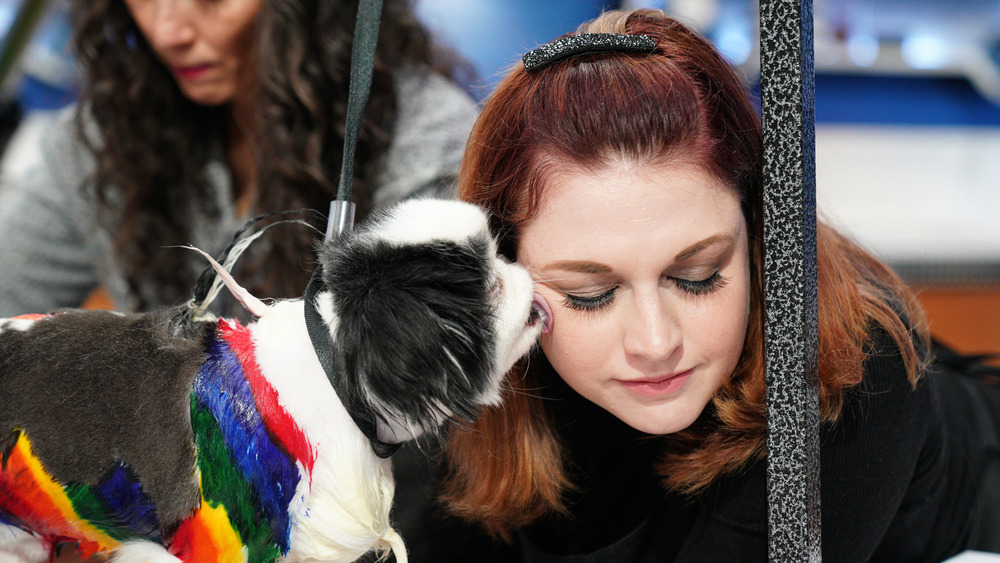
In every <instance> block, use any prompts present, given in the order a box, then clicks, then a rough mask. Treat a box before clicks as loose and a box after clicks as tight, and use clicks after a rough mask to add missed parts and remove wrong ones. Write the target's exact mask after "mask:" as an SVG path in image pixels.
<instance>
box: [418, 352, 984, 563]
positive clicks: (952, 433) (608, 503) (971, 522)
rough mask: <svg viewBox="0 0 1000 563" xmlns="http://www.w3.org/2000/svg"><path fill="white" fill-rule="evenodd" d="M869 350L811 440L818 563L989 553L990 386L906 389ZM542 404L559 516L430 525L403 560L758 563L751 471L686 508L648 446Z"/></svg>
mask: <svg viewBox="0 0 1000 563" xmlns="http://www.w3.org/2000/svg"><path fill="white" fill-rule="evenodd" d="M870 352H871V355H870V357H869V359H868V361H867V362H866V364H865V374H864V379H863V382H862V383H861V385H859V386H858V387H856V388H853V389H851V390H849V391H848V392H847V396H846V402H845V406H844V410H843V413H842V416H841V418H840V420H839V421H838V422H837V423H836V424H834V425H829V426H826V427H824V428H823V429H822V431H821V476H820V481H821V485H820V487H821V514H822V549H823V559H824V561H831V562H854V561H893V562H906V561H928V562H938V561H942V560H943V559H946V558H947V557H949V556H951V555H954V554H956V553H958V552H960V551H962V550H964V549H967V548H970V547H974V546H978V547H980V548H984V547H985V548H989V547H994V548H995V547H996V546H991V545H990V544H989V542H990V541H996V539H995V538H996V535H997V534H998V533H1000V527H997V526H1000V518H998V517H997V516H996V512H998V511H1000V505H997V509H992V510H991V509H990V507H989V506H986V507H977V504H976V501H977V498H979V499H987V498H991V497H992V498H996V495H997V494H998V493H1000V440H998V438H997V428H1000V421H998V418H1000V389H998V388H997V387H995V386H989V385H984V384H982V383H981V382H979V381H975V380H972V379H969V378H965V377H963V376H961V375H958V374H954V373H948V372H945V371H942V370H940V369H932V370H930V371H929V372H928V373H927V374H926V375H925V376H924V377H923V378H922V379H921V382H920V384H919V385H918V386H917V388H916V389H914V388H912V387H911V385H910V384H909V382H908V381H907V378H906V374H905V371H904V368H903V363H902V360H901V359H900V357H899V354H898V350H897V348H896V347H895V345H894V344H893V343H892V342H891V340H889V338H888V336H887V335H886V334H885V333H880V332H877V333H876V334H875V338H874V339H873V341H872V345H871V349H870ZM544 395H545V397H546V398H547V399H548V400H547V401H546V404H547V408H548V411H549V414H550V416H551V417H552V420H553V422H554V424H555V426H556V429H557V431H558V433H559V435H560V437H561V438H562V439H563V441H564V443H565V444H566V446H567V449H568V451H569V454H570V460H571V462H570V467H569V470H570V474H571V478H572V481H573V483H574V484H575V485H576V490H574V491H572V492H570V493H568V495H567V497H566V500H567V506H568V508H569V516H566V517H563V516H558V517H551V518H549V519H546V520H542V521H539V522H535V523H533V524H532V525H530V526H527V527H526V528H524V529H521V530H518V532H517V534H516V543H515V545H506V544H503V543H500V542H497V541H493V540H490V539H489V538H486V537H485V536H483V535H482V534H481V533H480V532H479V531H478V530H477V528H476V527H475V526H473V525H468V524H465V523H462V522H459V521H457V520H456V519H453V518H446V517H442V516H440V514H435V515H434V516H432V517H429V518H428V519H427V520H426V521H425V522H424V523H423V524H422V526H421V529H419V530H410V531H409V532H408V534H409V535H410V537H411V538H412V537H413V535H414V534H420V536H421V537H420V538H419V544H421V546H422V548H421V550H419V551H420V552H419V553H414V558H413V559H412V560H414V561H418V562H419V561H428V562H429V561H434V562H437V563H440V562H451V561H455V562H458V561H476V562H500V561H504V562H506V561H528V562H544V563H557V562H562V563H591V562H608V561H612V562H614V561H635V562H643V563H645V562H654V561H655V562H661V561H662V562H666V561H683V562H691V561H705V562H714V563H718V562H726V561H765V560H766V559H767V490H766V462H765V461H763V460H761V461H759V462H755V463H752V464H750V465H749V466H748V467H745V468H743V470H741V471H739V472H738V473H736V474H732V475H726V476H723V477H721V478H719V479H718V480H717V481H716V482H715V483H714V484H713V485H712V486H711V487H710V488H709V489H708V490H707V491H706V492H705V493H703V494H701V495H699V496H697V497H693V498H688V497H684V496H681V495H677V494H673V493H669V492H667V491H666V490H665V489H664V488H663V487H662V485H661V484H660V479H659V478H658V477H657V475H656V474H655V473H654V465H655V461H656V459H657V456H658V455H659V453H660V452H661V451H662V447H663V443H662V441H659V440H657V439H656V438H653V437H649V436H647V435H644V434H641V433H639V432H637V431H635V430H633V429H631V428H630V427H628V426H627V425H625V424H624V423H622V422H621V421H619V420H618V419H617V418H615V417H614V416H612V415H611V414H609V413H608V412H607V411H605V410H603V409H601V408H600V407H598V406H596V405H594V404H593V403H591V402H589V401H587V400H586V399H584V398H582V397H580V396H579V395H578V394H576V393H575V392H574V391H573V390H572V389H570V388H569V387H568V386H567V385H566V384H565V383H563V382H562V381H561V380H560V379H559V378H558V377H555V378H553V381H551V382H548V386H547V388H546V389H545V390H544ZM990 472H992V473H990ZM977 474H978V476H977ZM984 474H990V475H992V477H981V476H982V475H984ZM977 480H980V482H979V483H978V484H977ZM977 511H979V512H977ZM983 519H985V521H984V522H983V523H982V530H981V529H980V520H983ZM406 532H407V531H405V530H404V540H405V539H406ZM977 537H978V543H977Z"/></svg>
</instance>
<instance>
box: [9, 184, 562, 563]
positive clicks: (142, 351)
mask: <svg viewBox="0 0 1000 563" xmlns="http://www.w3.org/2000/svg"><path fill="white" fill-rule="evenodd" d="M320 264H321V268H322V275H321V276H320V277H318V278H314V283H312V284H310V287H311V290H310V291H308V292H307V294H306V297H305V298H304V299H296V300H287V301H278V302H275V303H273V304H271V305H265V304H263V303H261V302H259V301H257V300H255V299H254V298H252V297H250V296H248V295H246V294H244V295H243V296H242V298H243V299H244V303H245V304H247V305H248V308H250V309H251V311H252V312H253V313H254V314H255V315H256V316H257V317H258V319H257V320H256V321H255V322H253V323H251V324H249V325H247V326H245V327H244V326H241V325H240V324H239V323H237V322H235V321H228V320H225V319H223V320H212V321H197V322H195V321H193V320H191V319H190V318H189V317H185V315H184V314H180V313H178V312H177V311H168V312H163V313H151V314H132V315H123V314H117V313H111V312H98V311H70V312H65V313H59V314H52V315H44V316H40V315H33V316H26V317H18V318H14V319H2V320H0V397H2V399H0V560H2V561H9V560H11V558H13V560H15V561H45V560H48V559H49V557H50V554H51V553H52V551H53V549H54V547H55V546H57V545H60V544H62V543H75V544H77V545H78V546H79V550H80V553H81V555H82V556H83V557H89V556H90V555H91V554H94V553H101V554H110V557H111V559H112V560H115V561H152V562H160V561H164V562H166V561H192V562H193V561H197V562H206V561H227V562H228V561H250V562H253V563H257V562H261V561H354V560H355V559H357V558H358V557H360V556H361V555H363V554H364V553H366V552H368V551H370V550H372V549H376V550H380V551H385V550H388V549H391V550H392V551H393V552H394V553H395V555H396V558H397V560H399V561H405V560H406V552H405V548H404V547H403V544H402V540H401V538H400V537H399V536H398V534H397V533H396V532H395V531H394V530H393V529H392V527H391V524H390V521H389V510H390V507H391V504H392V497H393V493H394V482H393V479H392V475H391V466H390V463H389V460H388V459H387V458H386V456H387V455H388V453H390V452H391V451H392V448H393V445H395V444H398V443H400V442H403V441H407V440H412V439H415V438H417V437H419V436H421V435H423V434H425V433H428V432H434V431H436V430H438V429H439V428H440V427H441V425H442V424H443V423H444V422H445V421H447V420H450V419H452V418H464V419H470V418H472V417H474V416H475V415H476V413H477V411H478V409H479V408H480V407H482V406H484V405H494V404H497V403H498V402H499V400H500V391H501V381H502V378H503V375H504V373H505V372H507V371H508V370H509V369H510V368H511V366H512V365H513V364H514V362H516V361H517V360H518V359H519V358H520V357H522V356H523V355H524V354H526V353H527V352H528V351H529V349H530V348H531V347H532V346H533V344H534V342H535V341H536V340H537V337H538V335H539V333H540V332H541V331H542V330H544V328H545V326H546V323H547V319H549V318H551V315H547V314H546V309H545V307H544V304H543V303H540V302H539V300H538V299H537V298H533V295H534V291H533V283H532V280H531V278H530V277H529V276H528V274H527V272H526V271H525V270H524V269H522V268H520V267H518V266H517V265H514V264H508V263H507V262H506V261H505V260H503V259H501V258H499V257H498V256H497V252H496V244H495V242H494V241H493V239H492V238H491V237H490V235H489V232H488V227H487V219H486V217H485V215H484V213H483V212H482V211H481V210H480V209H479V208H477V207H475V206H472V205H469V204H464V203H459V202H454V201H438V200H415V201H409V202H405V203H403V204H400V205H398V206H396V207H395V208H393V209H392V210H390V211H389V212H387V213H384V214H383V215H381V216H379V217H377V218H374V219H372V220H370V221H369V222H368V223H367V224H366V225H365V226H363V227H362V228H359V229H358V230H356V231H353V232H349V233H347V234H345V235H344V236H342V237H341V238H338V239H336V240H335V241H333V242H331V243H327V244H326V245H324V247H323V248H322V250H321V253H320ZM235 289H236V290H237V291H239V288H235ZM248 302H249V303H248ZM331 381H332V382H333V384H331Z"/></svg>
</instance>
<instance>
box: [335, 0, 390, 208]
mask: <svg viewBox="0 0 1000 563" xmlns="http://www.w3.org/2000/svg"><path fill="white" fill-rule="evenodd" d="M381 17H382V0H360V2H359V3H358V18H357V20H355V22H354V46H353V47H352V49H351V82H350V85H349V86H348V91H347V117H346V121H345V122H344V157H343V159H342V160H341V165H340V166H341V168H340V184H339V185H338V186H337V199H338V200H339V201H350V200H351V188H352V186H351V184H352V182H353V180H354V149H355V148H356V147H357V145H358V131H359V130H360V129H361V121H362V119H363V118H364V115H365V106H367V105H368V94H369V92H370V91H371V88H372V69H373V68H374V66H375V46H376V45H377V44H378V28H379V20H380V19H381Z"/></svg>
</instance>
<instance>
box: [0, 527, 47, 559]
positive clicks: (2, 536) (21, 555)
mask: <svg viewBox="0 0 1000 563" xmlns="http://www.w3.org/2000/svg"><path fill="white" fill-rule="evenodd" d="M48 560H49V550H48V547H46V545H45V542H44V541H42V539H41V538H39V537H38V536H36V535H34V534H31V533H28V532H25V531H24V530H22V529H21V528H17V527H15V526H8V525H6V524H0V563H41V562H44V561H48Z"/></svg>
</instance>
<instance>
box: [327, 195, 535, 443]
mask: <svg viewBox="0 0 1000 563" xmlns="http://www.w3.org/2000/svg"><path fill="white" fill-rule="evenodd" d="M320 261H321V264H322V266H323V271H324V275H323V282H324V286H325V289H324V291H322V292H321V293H320V294H319V296H318V298H317V302H318V304H319V307H320V312H321V314H322V316H323V317H324V319H325V320H326V321H327V324H328V326H329V327H330V329H331V336H332V341H333V347H334V355H335V357H336V359H335V363H336V365H337V368H338V369H340V370H341V373H342V376H343V381H344V384H345V385H344V387H345V388H344V389H342V390H341V391H342V392H345V393H346V397H344V396H342V399H344V400H345V402H350V403H353V404H354V405H358V404H362V405H364V407H365V408H369V409H371V410H372V411H373V412H374V414H375V416H376V418H377V419H378V420H379V424H378V435H379V438H380V439H382V440H384V441H387V442H401V441H405V440H409V439H412V438H415V437H417V436H419V435H421V434H423V433H425V432H428V431H434V430H436V429H437V428H438V427H439V426H440V425H441V423H442V422H443V421H444V420H445V419H446V418H448V417H450V416H452V415H457V416H459V417H461V418H464V419H471V418H473V417H474V416H475V415H476V414H477V412H478V410H479V408H480V407H482V406H483V405H489V404H497V403H499V401H500V391H501V384H502V381H503V376H504V374H505V373H506V372H507V371H508V370H510V368H511V367H512V366H513V365H514V363H515V362H516V361H517V360H518V359H520V358H521V357H522V356H524V355H525V354H526V353H527V352H528V351H529V350H530V349H531V348H532V346H533V345H534V343H535V342H536V341H537V339H538V336H539V334H540V332H541V331H542V330H543V326H544V324H545V322H546V321H547V319H545V318H544V314H540V313H539V308H538V307H533V297H534V284H533V282H532V279H531V277H530V276H529V275H528V273H527V271H526V270H524V269H523V268H521V267H520V266H518V265H516V264H509V263H507V262H506V261H505V260H504V259H503V258H501V257H499V256H498V255H497V248H496V243H495V241H494V240H493V238H492V237H491V236H490V233H489V227H488V222H487V217H486V215H485V214H484V212H483V211H482V210H481V209H480V208H478V207H476V206H474V205H471V204H467V203H462V202H457V201H446V200H411V201H407V202H404V203H402V204H399V205H397V206H395V207H394V208H392V209H391V210H389V211H388V212H387V213H385V214H383V215H381V216H378V217H375V218H373V219H372V220H370V221H369V222H368V223H366V224H365V225H364V226H363V227H361V228H359V229H357V230H355V231H353V232H351V233H348V234H347V235H345V236H344V237H343V238H340V239H337V240H336V241H334V242H333V243H328V244H327V245H325V247H324V248H323V249H322V250H321V253H320ZM324 309H326V310H324Z"/></svg>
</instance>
